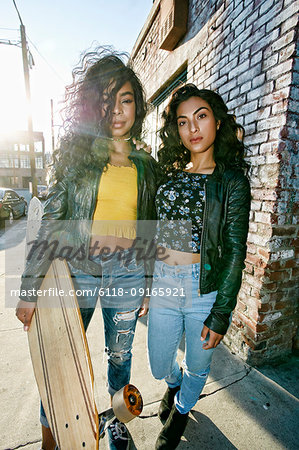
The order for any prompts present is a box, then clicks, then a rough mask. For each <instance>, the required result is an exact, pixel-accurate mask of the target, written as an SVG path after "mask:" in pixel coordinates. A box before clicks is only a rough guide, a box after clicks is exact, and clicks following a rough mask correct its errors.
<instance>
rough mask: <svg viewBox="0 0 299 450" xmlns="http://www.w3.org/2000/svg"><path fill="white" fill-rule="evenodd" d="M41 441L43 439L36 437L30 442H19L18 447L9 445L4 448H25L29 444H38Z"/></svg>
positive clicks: (11, 449)
mask: <svg viewBox="0 0 299 450" xmlns="http://www.w3.org/2000/svg"><path fill="white" fill-rule="evenodd" d="M39 442H41V439H36V440H35V441H29V442H26V444H19V445H17V446H16V447H7V448H5V449H4V450H17V449H18V448H24V447H26V446H27V445H31V444H38V443H39Z"/></svg>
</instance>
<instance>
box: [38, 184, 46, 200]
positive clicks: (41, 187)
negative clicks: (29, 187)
mask: <svg viewBox="0 0 299 450" xmlns="http://www.w3.org/2000/svg"><path fill="white" fill-rule="evenodd" d="M47 195H48V186H46V185H45V184H38V185H37V198H39V199H40V200H45V199H46V198H47Z"/></svg>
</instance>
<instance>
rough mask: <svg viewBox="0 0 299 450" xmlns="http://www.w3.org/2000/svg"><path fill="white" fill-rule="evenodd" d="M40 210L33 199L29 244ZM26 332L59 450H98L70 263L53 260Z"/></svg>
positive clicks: (90, 383)
mask: <svg viewBox="0 0 299 450" xmlns="http://www.w3.org/2000/svg"><path fill="white" fill-rule="evenodd" d="M42 211H43V208H42V205H41V203H40V202H39V200H38V199H36V198H33V199H32V200H31V202H30V206H29V211H28V228H27V236H26V238H27V242H32V241H33V240H34V239H35V237H36V233H37V231H38V228H39V224H38V222H39V220H40V219H41V216H42ZM40 290H41V291H43V292H45V293H48V295H47V294H44V295H42V296H40V297H39V298H38V300H37V305H36V309H35V313H34V315H33V319H32V322H31V325H30V328H29V331H28V341H29V348H30V354H31V359H32V364H33V369H34V374H35V378H36V382H37V385H38V389H39V394H40V397H41V400H42V403H43V407H44V410H45V413H46V417H47V420H48V422H49V426H50V429H51V431H52V434H53V436H54V439H55V441H56V443H57V445H58V446H59V448H60V449H61V450H64V449H74V450H76V449H82V448H86V449H91V450H93V449H95V450H96V449H98V441H99V421H98V413H97V409H96V405H95V400H94V390H93V371H92V366H91V360H90V354H89V349H88V345H87V341H86V336H85V332H84V328H83V324H82V319H81V314H80V311H79V308H78V303H77V300H76V298H75V296H74V295H73V293H74V287H73V284H72V280H71V276H70V273H69V269H68V266H67V263H66V262H65V261H64V260H58V259H56V260H54V261H53V262H52V263H51V266H50V268H49V270H48V272H47V274H46V276H45V278H44V280H43V282H42V285H41V287H40Z"/></svg>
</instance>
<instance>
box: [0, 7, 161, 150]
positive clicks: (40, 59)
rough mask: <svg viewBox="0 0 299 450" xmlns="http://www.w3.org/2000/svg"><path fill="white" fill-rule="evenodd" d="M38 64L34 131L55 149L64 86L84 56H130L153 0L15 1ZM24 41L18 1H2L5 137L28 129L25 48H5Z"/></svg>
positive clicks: (1, 127)
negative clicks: (94, 50) (95, 51)
mask: <svg viewBox="0 0 299 450" xmlns="http://www.w3.org/2000/svg"><path fill="white" fill-rule="evenodd" d="M16 4H17V7H18V10H19V13H20V16H21V18H22V21H23V24H24V25H25V28H26V35H27V41H28V44H29V50H30V52H31V54H32V56H33V59H34V63H35V65H34V66H33V68H32V69H31V70H30V87H31V98H32V101H31V105H32V115H33V128H34V130H35V131H42V132H43V133H44V135H45V140H46V151H51V99H53V104H54V114H55V115H54V126H55V127H54V128H55V137H56V136H57V132H58V128H59V127H58V125H59V117H60V116H59V109H60V108H61V100H62V98H63V93H64V88H65V86H66V85H67V84H69V83H70V82H71V71H72V69H73V68H74V66H75V65H76V63H77V62H78V61H79V57H80V54H81V53H82V52H83V51H84V50H86V49H88V48H90V47H92V46H94V45H95V44H96V43H98V44H100V45H112V46H113V47H114V48H115V49H116V50H120V51H126V52H128V53H130V51H131V50H132V48H133V46H134V43H135V41H136V39H137V37H138V34H139V32H140V31H141V28H142V26H143V24H144V23H145V21H146V19H147V16H148V14H149V12H150V10H151V8H152V6H153V0H110V1H107V0H51V1H50V0H46V1H41V0H16ZM8 40H10V41H11V42H12V43H17V42H19V41H20V21H19V18H18V15H17V12H16V9H15V7H14V4H13V0H1V2H0V61H1V71H0V133H4V132H11V131H15V130H26V129H27V106H26V94H25V84H24V74H23V63H22V50H21V48H20V47H18V46H15V45H7V44H3V41H4V42H7V41H8Z"/></svg>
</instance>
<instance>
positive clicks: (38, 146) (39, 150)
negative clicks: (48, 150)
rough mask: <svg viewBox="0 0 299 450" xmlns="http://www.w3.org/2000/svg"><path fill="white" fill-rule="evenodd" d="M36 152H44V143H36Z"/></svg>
mask: <svg viewBox="0 0 299 450" xmlns="http://www.w3.org/2000/svg"><path fill="white" fill-rule="evenodd" d="M34 150H35V152H42V151H43V143H42V142H41V141H39V142H34Z"/></svg>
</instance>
